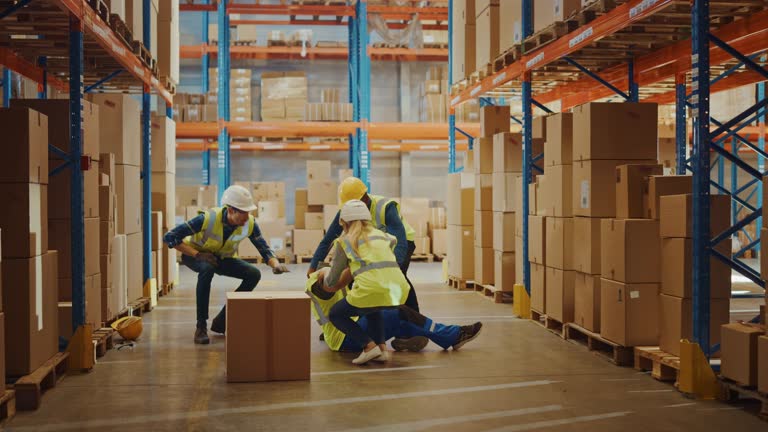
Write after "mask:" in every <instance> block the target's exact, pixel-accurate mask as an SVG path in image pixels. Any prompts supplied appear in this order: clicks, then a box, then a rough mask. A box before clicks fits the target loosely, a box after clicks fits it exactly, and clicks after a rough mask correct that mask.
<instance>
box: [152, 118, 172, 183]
mask: <svg viewBox="0 0 768 432" xmlns="http://www.w3.org/2000/svg"><path fill="white" fill-rule="evenodd" d="M151 126H152V172H167V173H175V172H176V122H174V121H173V120H171V119H169V118H168V117H167V116H165V115H153V116H152V122H151Z"/></svg>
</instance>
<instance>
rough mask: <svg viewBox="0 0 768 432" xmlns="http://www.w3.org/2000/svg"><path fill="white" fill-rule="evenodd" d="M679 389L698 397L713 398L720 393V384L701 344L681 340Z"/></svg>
mask: <svg viewBox="0 0 768 432" xmlns="http://www.w3.org/2000/svg"><path fill="white" fill-rule="evenodd" d="M677 382H678V390H680V391H681V392H683V393H686V394H689V395H692V396H694V397H696V398H697V399H706V400H711V399H715V398H717V396H718V395H719V394H720V384H719V383H718V382H717V377H716V376H715V372H714V371H713V370H712V367H711V366H710V365H709V361H707V357H706V356H705V355H704V352H703V351H702V350H701V347H699V344H696V343H693V342H689V341H687V340H681V341H680V374H679V376H678V381H677Z"/></svg>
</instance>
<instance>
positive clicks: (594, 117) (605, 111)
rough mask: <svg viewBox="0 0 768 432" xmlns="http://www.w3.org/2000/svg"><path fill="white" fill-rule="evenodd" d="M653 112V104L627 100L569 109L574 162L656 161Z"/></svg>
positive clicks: (654, 106) (590, 104) (655, 135)
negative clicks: (570, 111)
mask: <svg viewBox="0 0 768 432" xmlns="http://www.w3.org/2000/svg"><path fill="white" fill-rule="evenodd" d="M657 111H658V108H657V105H656V104H652V103H630V102H627V103H622V104H615V103H605V102H591V103H588V104H584V105H580V106H577V107H575V108H573V159H574V161H584V160H615V159H629V160H651V161H656V159H657V150H656V139H657V127H656V126H657V123H658V113H657ZM627 131H632V133H627ZM617 143H620V144H617Z"/></svg>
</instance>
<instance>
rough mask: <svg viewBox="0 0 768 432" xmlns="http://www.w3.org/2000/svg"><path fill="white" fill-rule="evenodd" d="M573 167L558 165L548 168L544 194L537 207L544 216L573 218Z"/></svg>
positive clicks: (539, 198)
mask: <svg viewBox="0 0 768 432" xmlns="http://www.w3.org/2000/svg"><path fill="white" fill-rule="evenodd" d="M572 194H573V166H571V165H557V166H553V167H549V168H547V174H546V186H545V190H544V193H543V194H542V195H540V196H539V197H538V200H537V206H539V207H541V208H542V209H543V211H544V213H543V215H544V216H555V217H571V216H573V205H572V202H573V199H572V198H571V195H572ZM539 214H542V213H539Z"/></svg>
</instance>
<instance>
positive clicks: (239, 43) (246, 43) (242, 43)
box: [232, 40, 259, 47]
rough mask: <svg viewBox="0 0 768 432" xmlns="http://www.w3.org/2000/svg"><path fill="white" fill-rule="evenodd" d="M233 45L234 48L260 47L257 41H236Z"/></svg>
mask: <svg viewBox="0 0 768 432" xmlns="http://www.w3.org/2000/svg"><path fill="white" fill-rule="evenodd" d="M232 44H233V45H234V46H251V47H254V46H259V44H258V42H256V41H255V40H247V41H234V42H232Z"/></svg>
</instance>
